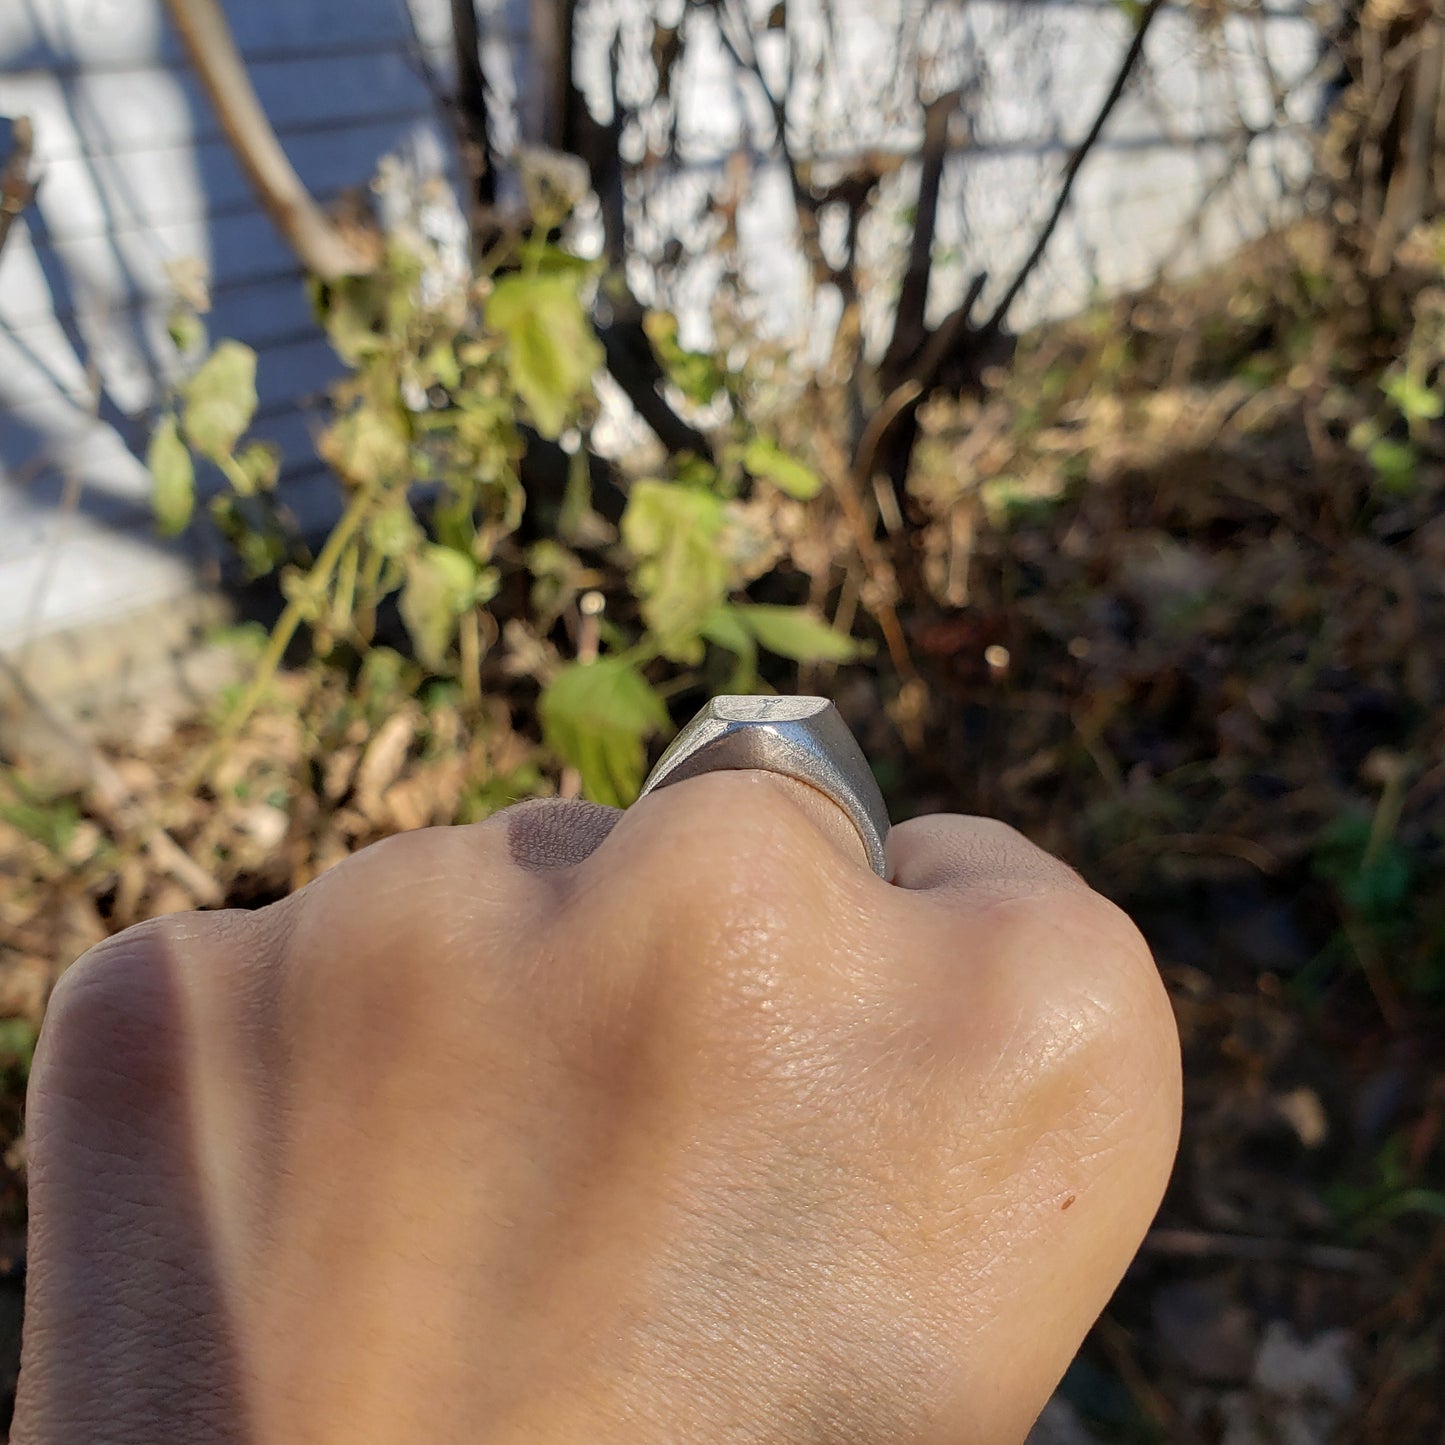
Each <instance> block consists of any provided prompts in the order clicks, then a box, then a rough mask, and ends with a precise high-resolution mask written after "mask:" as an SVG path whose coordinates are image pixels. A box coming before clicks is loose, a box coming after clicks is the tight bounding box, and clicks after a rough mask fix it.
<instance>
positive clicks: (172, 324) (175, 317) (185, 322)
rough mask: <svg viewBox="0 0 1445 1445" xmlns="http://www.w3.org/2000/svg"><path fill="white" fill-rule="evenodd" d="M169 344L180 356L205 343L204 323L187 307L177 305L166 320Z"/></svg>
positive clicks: (197, 349)
mask: <svg viewBox="0 0 1445 1445" xmlns="http://www.w3.org/2000/svg"><path fill="white" fill-rule="evenodd" d="M166 331H167V332H168V333H169V335H170V338H171V345H172V346H174V347H175V348H176V350H177V351H179V352H180V354H181V355H182V356H189V355H191V353H193V352H196V351H199V350H200V349H201V347H203V346H204V345H205V344H206V323H205V322H204V321H202V320H201V318H200V317H199V316H197V315H196V313H195V312H194V311H193V310H192V309H191V308H190V307H189V306H185V305H178V306H177V307H176V308H175V309H174V310H173V311H172V312H171V314H170V316H169V318H168V319H167V321H166Z"/></svg>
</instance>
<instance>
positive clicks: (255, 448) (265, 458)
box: [226, 442, 281, 497]
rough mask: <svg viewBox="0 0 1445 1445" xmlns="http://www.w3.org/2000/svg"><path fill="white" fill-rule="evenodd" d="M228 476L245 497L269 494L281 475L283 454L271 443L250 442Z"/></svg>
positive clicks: (238, 456) (237, 458)
mask: <svg viewBox="0 0 1445 1445" xmlns="http://www.w3.org/2000/svg"><path fill="white" fill-rule="evenodd" d="M226 475H227V476H229V477H230V479H231V485H232V486H233V487H235V489H236V490H237V491H238V492H240V494H241V495H242V496H243V497H254V496H255V495H256V493H257V492H269V491H270V490H271V489H272V487H274V486H275V485H276V481H277V478H279V477H280V475H281V453H280V451H279V449H278V448H276V447H274V446H272V445H271V443H270V442H248V443H247V444H246V445H245V446H244V447H242V448H241V450H240V451H239V452H237V453H236V465H235V468H234V470H232V469H228V470H227V473H226ZM243 483H244V485H243Z"/></svg>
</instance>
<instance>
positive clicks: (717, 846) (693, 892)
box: [617, 771, 830, 908]
mask: <svg viewBox="0 0 1445 1445" xmlns="http://www.w3.org/2000/svg"><path fill="white" fill-rule="evenodd" d="M632 817H634V818H635V820H636V821H635V823H633V824H632V825H631V826H628V824H627V823H626V822H625V823H624V824H621V825H619V827H618V830H617V836H618V837H619V842H622V843H623V844H624V847H623V848H622V849H619V850H617V853H618V854H619V855H620V854H623V853H624V852H625V853H626V854H628V855H630V857H627V858H626V859H624V858H623V857H621V856H619V857H618V862H619V863H625V864H626V865H628V866H636V868H637V869H638V871H639V872H642V873H645V874H646V875H649V876H651V877H652V878H654V879H658V880H662V881H664V882H666V883H668V884H679V883H680V884H685V885H686V886H685V888H682V889H675V890H674V891H676V892H678V893H679V894H684V893H685V894H686V896H687V897H688V899H689V900H690V901H691V902H692V904H693V906H695V907H699V908H708V907H710V906H712V905H713V904H714V903H715V902H717V901H718V895H719V894H720V893H721V894H722V895H723V896H724V897H726V898H734V897H756V898H759V899H768V898H776V897H777V896H778V894H779V893H780V892H782V893H785V894H786V893H788V892H791V891H793V890H794V889H795V888H796V886H797V885H798V884H799V883H800V882H803V881H806V880H813V879H820V878H821V877H822V876H823V873H824V870H825V868H826V865H827V862H828V860H829V859H830V854H829V852H828V849H827V846H826V844H825V842H824V840H823V839H822V837H821V835H820V834H819V833H818V832H817V830H816V829H815V828H814V827H813V826H812V825H811V824H810V823H809V822H808V820H807V819H806V818H805V817H804V816H803V814H802V813H801V811H800V810H799V808H798V807H797V805H796V804H794V803H793V802H792V801H791V800H790V799H789V798H788V797H787V795H786V794H785V793H783V792H782V791H781V790H780V789H778V788H777V787H776V786H774V785H773V784H772V782H771V781H770V780H769V779H768V778H767V777H766V776H764V775H761V774H758V773H755V772H746V771H739V772H718V773H708V774H704V775H703V776H701V777H697V778H691V779H689V780H688V781H687V782H685V783H678V784H675V785H673V786H671V787H668V788H664V789H662V790H660V791H659V792H657V793H655V794H653V795H651V796H650V797H649V798H648V799H647V800H646V801H645V803H644V806H643V807H641V808H638V809H636V811H635V813H634V814H633V815H632ZM629 821H630V820H629Z"/></svg>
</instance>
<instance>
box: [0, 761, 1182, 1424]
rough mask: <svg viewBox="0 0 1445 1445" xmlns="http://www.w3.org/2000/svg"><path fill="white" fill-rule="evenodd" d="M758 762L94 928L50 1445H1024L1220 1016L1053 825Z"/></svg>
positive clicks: (51, 1177)
mask: <svg viewBox="0 0 1445 1445" xmlns="http://www.w3.org/2000/svg"><path fill="white" fill-rule="evenodd" d="M889 847H890V856H891V860H892V865H893V880H894V881H893V884H892V885H890V884H885V883H884V882H882V881H881V880H880V879H878V878H877V877H876V876H875V875H873V874H872V873H870V872H868V871H867V870H866V868H865V866H864V865H863V863H862V861H861V860H862V854H861V848H860V847H859V845H858V843H857V839H856V837H855V836H854V835H853V834H852V832H851V829H850V828H849V825H848V824H847V823H846V821H844V820H843V817H842V815H841V814H840V813H838V812H836V810H834V809H833V807H832V805H831V804H830V803H828V802H826V801H825V800H823V799H822V797H821V795H819V794H815V793H812V792H811V790H809V789H807V788H806V787H804V786H802V785H800V784H796V783H792V782H790V781H788V780H785V779H779V778H777V777H773V776H770V775H765V774H760V773H715V774H711V775H709V776H705V777H702V778H698V779H695V780H693V781H690V782H686V783H679V784H677V785H675V786H673V787H670V788H667V789H664V790H662V791H660V792H658V793H655V794H652V795H650V796H649V797H647V798H645V799H644V800H643V801H642V802H641V803H639V804H638V805H636V806H635V807H634V808H633V809H631V810H629V811H628V812H627V813H626V814H625V815H621V814H616V813H613V812H611V811H610V810H604V809H600V808H593V807H591V806H590V805H587V804H562V803H551V804H533V805H526V806H523V807H521V808H517V809H513V810H510V811H508V812H507V813H505V814H502V815H499V816H498V817H497V818H495V819H493V820H491V821H489V822H487V823H485V824H481V825H477V826H475V827H466V828H451V829H435V830H428V831H425V832H419V833H412V834H406V835H401V836H398V837H395V838H392V839H389V840H387V841H385V842H383V843H381V844H378V845H376V846H375V847H372V848H368V849H366V850H365V851H364V852H362V853H359V854H357V855H356V856H355V857H353V858H351V859H349V860H348V861H347V862H345V863H343V864H342V865H340V866H339V867H337V868H335V869H333V870H332V871H331V872H329V873H327V874H325V875H323V876H322V877H321V878H319V879H318V880H317V881H316V882H315V883H313V884H312V885H311V886H310V887H308V888H306V889H304V890H302V891H301V892H300V893H298V894H296V895H295V896H293V897H291V898H288V899H286V900H285V901H284V902H281V903H278V904H275V905H273V906H271V907H269V908H264V909H260V910H258V911H256V912H254V913H240V912H231V913H212V914H189V915H180V916H177V917H173V918H168V919H162V920H159V921H157V922H154V923H151V924H147V925H143V926H141V927H138V928H134V929H130V930H128V931H127V932H125V933H123V934H120V935H118V936H117V937H115V938H113V939H111V940H109V941H108V942H107V943H105V944H102V945H101V946H100V947H98V948H96V949H94V950H92V951H91V952H90V953H89V954H87V955H86V956H85V957H84V958H83V959H82V960H81V961H80V962H79V963H77V964H76V965H75V966H74V967H73V968H72V969H71V970H70V971H69V972H68V973H67V974H66V975H65V976H64V978H63V979H62V981H61V983H60V984H59V986H58V988H57V990H56V993H55V996H54V998H53V999H52V1002H51V1006H50V1013H49V1016H48V1018H47V1021H46V1025H45V1028H44V1030H43V1032H42V1036H41V1040H40V1047H39V1050H38V1052H37V1055H36V1059H35V1064H34V1069H33V1073H32V1079H31V1088H30V1101H29V1140H30V1158H31V1166H30V1176H31V1201H32V1203H31V1209H32V1224H31V1245H30V1275H29V1295H28V1301H27V1309H28V1314H27V1320H26V1332H25V1346H24V1361H23V1368H22V1374H21V1381H20V1394H19V1401H18V1406H17V1415H16V1422H15V1427H14V1433H13V1435H12V1439H13V1440H15V1441H16V1442H17V1445H52V1442H60V1441H64V1442H66V1445H75V1442H95V1441H106V1442H113V1445H132V1442H134V1445H141V1442H144V1445H182V1442H184V1445H204V1442H225V1445H242V1442H247V1445H249V1442H265V1445H337V1442H345V1445H366V1442H373V1441H374V1442H381V1441H387V1442H391V1441H396V1440H425V1441H428V1442H436V1445H441V1442H451V1441H455V1442H461V1441H466V1442H484V1445H521V1442H528V1445H532V1442H536V1445H569V1442H573V1441H580V1440H586V1441H588V1442H607V1441H626V1442H628V1445H647V1442H654V1441H655V1442H661V1441H666V1442H668V1445H688V1442H698V1445H702V1442H707V1445H722V1442H752V1441H764V1440H766V1441H769V1442H784V1441H786V1442H804V1441H807V1442H815V1441H829V1442H835V1441H856V1442H860V1445H865V1442H866V1445H882V1442H895V1441H896V1442H908V1445H924V1442H939V1445H965V1442H980V1445H982V1442H987V1445H1003V1442H1009V1441H1018V1440H1020V1439H1021V1438H1022V1437H1023V1435H1024V1434H1025V1433H1026V1432H1027V1430H1028V1427H1029V1425H1030V1423H1031V1422H1032V1420H1033V1418H1034V1416H1035V1414H1036V1413H1037V1411H1038V1410H1039V1409H1040V1408H1041V1406H1042V1404H1043V1403H1044V1401H1045V1399H1046V1398H1047V1396H1048V1394H1049V1392H1050V1390H1051V1389H1052V1387H1053V1386H1054V1384H1055V1382H1056V1381H1057V1380H1058V1378H1059V1376H1060V1374H1061V1373H1062V1371H1063V1370H1064V1368H1065V1366H1066V1365H1067V1364H1068V1362H1069V1360H1070V1358H1071V1356H1072V1355H1073V1353H1074V1351H1075V1349H1076V1348H1077V1346H1078V1344H1079V1342H1080V1340H1081V1339H1082V1337H1083V1335H1084V1334H1085V1332H1086V1331H1087V1329H1088V1327H1089V1325H1090V1324H1091V1323H1092V1321H1093V1319H1094V1318H1095V1316H1096V1315H1097V1313H1098V1311H1099V1310H1100V1309H1101V1308H1102V1307H1103V1305H1104V1303H1105V1302H1106V1301H1107V1299H1108V1296H1109V1293H1110V1291H1111V1290H1112V1288H1113V1286H1114V1285H1115V1283H1116V1282H1117V1281H1118V1279H1119V1277H1120V1275H1121V1274H1122V1273H1123V1270H1124V1268H1125V1266H1126V1265H1127V1263H1128V1261H1129V1259H1130V1258H1131V1256H1132V1255H1133V1253H1134V1251H1135V1249H1136V1248H1137V1246H1138V1244H1139V1241H1140V1239H1141V1238H1142V1236H1143V1233H1144V1231H1145V1228H1146V1226H1147V1224H1148V1222H1149V1220H1150V1218H1151V1217H1152V1215H1153V1212H1154V1210H1155V1208H1156V1206H1157V1203H1158V1200H1159V1197H1160V1195H1161V1193H1162V1190H1163V1187H1164V1183H1165V1180H1166V1178H1167V1175H1168V1172H1169V1168H1170V1164H1171V1161H1172V1158H1173V1152H1174V1147H1175V1142H1176V1135H1177V1127H1178V1115H1179V1075H1178V1070H1179V1063H1178V1047H1177V1038H1176V1035H1175V1031H1174V1025H1173V1020H1172V1017H1171V1014H1170V1009H1169V1005H1168V1001H1167V999H1166V997H1165V995H1164V992H1163V989H1162V987H1161V985H1160V982H1159V979H1158V977H1157V974H1156V972H1155V969H1154V966H1153V963H1152V961H1151V959H1150V957H1149V954H1148V952H1147V950H1146V948H1145V947H1144V945H1143V943H1142V941H1141V940H1140V938H1139V936H1138V934H1137V933H1136V932H1135V930H1134V929H1133V927H1132V925H1130V924H1129V922H1128V921H1127V920H1126V919H1125V918H1124V916H1123V915H1122V914H1120V913H1119V912H1118V911H1117V910H1116V909H1115V908H1113V906H1112V905H1110V904H1108V903H1107V902H1105V901H1104V900H1103V899H1101V898H1099V897H1098V896H1097V895H1096V894H1094V893H1092V892H1090V891H1089V890H1088V889H1087V888H1085V887H1084V886H1083V885H1082V884H1081V883H1080V882H1079V881H1078V880H1077V879H1076V878H1075V876H1074V875H1073V874H1072V873H1071V872H1069V870H1067V869H1065V868H1064V867H1063V866H1062V865H1061V864H1059V863H1057V862H1056V861H1055V860H1053V859H1052V858H1049V857H1048V856H1047V855H1045V854H1043V853H1040V852H1039V851H1038V850H1037V849H1035V848H1033V847H1032V846H1031V845H1030V844H1028V843H1027V842H1025V841H1024V840H1023V839H1022V838H1021V837H1019V836H1018V835H1017V834H1015V833H1013V832H1012V831H1011V830H1009V829H1007V828H1004V827H1003V826H1002V825H999V824H996V823H991V822H988V821H985V820H980V819H969V818H957V817H936V818H927V819H922V820H918V821H916V822H912V823H905V824H903V825H901V826H899V827H897V828H896V829H894V831H893V834H892V836H891V838H890V844H889Z"/></svg>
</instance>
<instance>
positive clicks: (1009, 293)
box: [983, 0, 1164, 331]
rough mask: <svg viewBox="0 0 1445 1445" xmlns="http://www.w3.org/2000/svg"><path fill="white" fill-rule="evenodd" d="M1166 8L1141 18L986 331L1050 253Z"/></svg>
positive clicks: (1150, 9)
mask: <svg viewBox="0 0 1445 1445" xmlns="http://www.w3.org/2000/svg"><path fill="white" fill-rule="evenodd" d="M1163 8H1164V0H1149V3H1148V4H1147V5H1145V7H1144V11H1143V14H1141V15H1140V17H1139V23H1138V25H1137V26H1136V27H1135V29H1134V38H1133V40H1131V41H1130V42H1129V48H1128V50H1127V51H1125V53H1124V59H1123V60H1122V61H1121V62H1120V65H1119V70H1118V73H1117V74H1116V75H1115V76H1114V83H1113V85H1111V86H1110V87H1109V93H1108V94H1107V95H1106V96H1105V97H1104V103H1103V104H1102V105H1101V106H1100V107H1099V113H1098V114H1097V115H1096V116H1095V117H1094V123H1093V125H1091V126H1090V127H1089V133H1088V134H1087V135H1086V136H1085V137H1084V138H1083V140H1081V141H1080V142H1079V144H1078V145H1077V146H1076V147H1075V148H1074V153H1073V155H1071V156H1070V157H1069V163H1068V165H1067V166H1065V167H1064V179H1063V183H1062V184H1061V185H1060V187H1059V194H1058V196H1057V197H1056V198H1055V200H1054V208H1053V210H1052V211H1051V212H1050V213H1049V218H1048V220H1046V221H1045V222H1044V224H1043V227H1042V229H1041V230H1040V231H1039V234H1038V239H1037V240H1035V242H1034V247H1033V250H1032V251H1030V252H1029V254H1028V258H1027V259H1026V260H1025V261H1024V263H1023V265H1022V266H1020V267H1019V269H1018V272H1017V274H1016V275H1015V276H1014V278H1013V280H1012V281H1011V282H1009V285H1008V289H1007V290H1006V291H1005V292H1004V294H1003V299H1002V300H1000V302H999V303H998V305H997V306H995V307H994V310H993V314H992V315H991V316H990V317H989V319H988V321H987V323H986V324H985V325H984V328H983V329H984V330H985V331H996V330H997V329H998V328H999V327H1000V326H1002V325H1003V320H1004V317H1006V316H1007V315H1008V313H1009V308H1010V307H1011V306H1012V305H1013V304H1014V302H1015V301H1016V300H1017V299H1018V294H1019V292H1020V291H1022V290H1023V289H1024V283H1025V282H1026V281H1027V280H1028V279H1029V277H1030V276H1031V275H1033V271H1034V267H1035V266H1037V265H1038V264H1039V261H1040V259H1041V258H1042V257H1043V254H1044V252H1045V251H1046V250H1047V249H1048V245H1049V242H1050V241H1051V240H1052V239H1053V235H1054V232H1055V230H1056V229H1057V228H1058V224H1059V221H1060V219H1061V218H1062V217H1063V214H1064V209H1065V207H1067V206H1068V204H1069V196H1070V195H1071V194H1072V193H1073V189H1074V182H1075V181H1076V180H1077V179H1078V176H1079V171H1080V169H1081V168H1082V167H1083V164H1084V162H1085V161H1086V160H1087V159H1088V156H1089V152H1090V151H1091V150H1093V148H1094V144H1095V142H1096V141H1097V140H1098V139H1099V136H1100V134H1101V133H1102V131H1103V129H1104V126H1105V125H1106V124H1107V123H1108V120H1109V117H1110V116H1111V115H1112V114H1113V113H1114V107H1115V106H1116V105H1118V103H1119V98H1120V97H1121V96H1122V95H1123V94H1124V87H1125V86H1126V85H1128V83H1129V77H1130V76H1131V75H1132V74H1133V73H1134V67H1135V66H1136V65H1137V64H1138V63H1139V57H1140V56H1141V55H1142V54H1143V53H1144V37H1145V36H1146V35H1148V33H1149V27H1150V26H1151V25H1153V23H1154V20H1155V17H1156V16H1157V15H1158V14H1159V12H1160V10H1162V9H1163Z"/></svg>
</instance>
